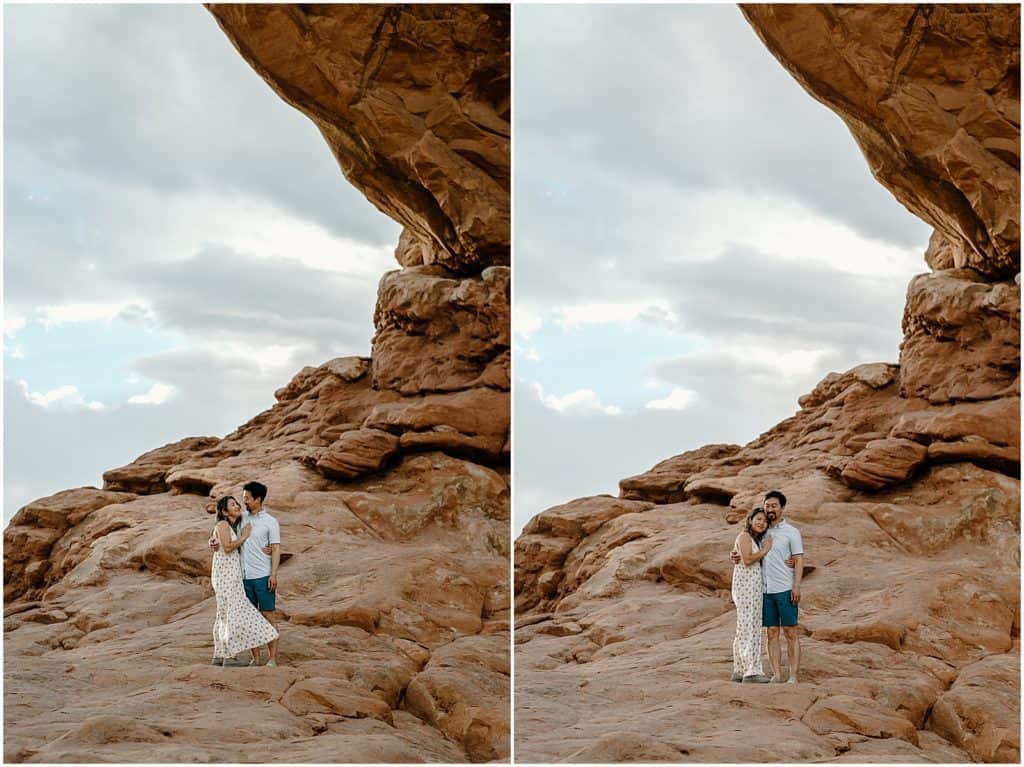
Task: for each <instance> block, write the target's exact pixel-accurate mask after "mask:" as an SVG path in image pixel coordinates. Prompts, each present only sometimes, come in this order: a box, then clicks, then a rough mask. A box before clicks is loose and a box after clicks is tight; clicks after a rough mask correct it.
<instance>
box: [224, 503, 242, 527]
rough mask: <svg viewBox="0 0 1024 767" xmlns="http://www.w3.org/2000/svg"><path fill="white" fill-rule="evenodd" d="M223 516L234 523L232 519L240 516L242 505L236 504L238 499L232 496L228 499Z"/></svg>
mask: <svg viewBox="0 0 1024 767" xmlns="http://www.w3.org/2000/svg"><path fill="white" fill-rule="evenodd" d="M224 516H226V517H227V518H228V521H229V522H231V523H232V524H234V521H235V520H236V519H238V518H239V517H240V516H242V507H241V506H239V505H238V501H236V500H235V499H234V498H232V499H231V500H229V501H228V507H227V509H226V510H225V511H224Z"/></svg>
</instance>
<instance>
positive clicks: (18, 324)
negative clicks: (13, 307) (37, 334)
mask: <svg viewBox="0 0 1024 767" xmlns="http://www.w3.org/2000/svg"><path fill="white" fill-rule="evenodd" d="M23 327H25V318H24V317H22V316H21V315H17V314H15V315H11V316H9V317H4V335H5V336H6V337H7V338H14V336H15V335H16V334H17V332H18V331H19V330H21V329H22V328H23Z"/></svg>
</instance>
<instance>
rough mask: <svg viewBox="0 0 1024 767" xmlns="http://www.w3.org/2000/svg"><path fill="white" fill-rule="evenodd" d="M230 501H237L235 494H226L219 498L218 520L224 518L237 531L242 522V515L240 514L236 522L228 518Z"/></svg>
mask: <svg viewBox="0 0 1024 767" xmlns="http://www.w3.org/2000/svg"><path fill="white" fill-rule="evenodd" d="M228 501H235V498H234V496H232V495H225V496H222V497H220V498H218V499H217V521H218V522H220V521H221V520H223V521H225V522H227V523H228V524H229V525H230V526H231V529H232V530H234V531H235V532H236V533H237V532H238V526H239V525H240V524H241V523H242V515H241V514H239V515H238V519H236V520H235V521H234V522H232V521H231V520H230V519H228V517H227V514H226V513H225V512H227V510H228ZM235 503H238V501H235Z"/></svg>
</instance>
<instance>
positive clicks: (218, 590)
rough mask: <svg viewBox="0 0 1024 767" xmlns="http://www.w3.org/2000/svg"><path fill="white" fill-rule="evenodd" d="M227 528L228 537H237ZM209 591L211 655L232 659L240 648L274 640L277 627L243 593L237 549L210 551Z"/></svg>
mask: <svg viewBox="0 0 1024 767" xmlns="http://www.w3.org/2000/svg"><path fill="white" fill-rule="evenodd" d="M237 538H238V536H237V535H235V531H234V530H232V531H231V540H232V541H234V540H237ZM211 581H212V582H213V591H214V593H215V594H216V595H217V618H216V619H215V620H214V622H213V657H215V658H233V657H234V656H235V655H236V654H238V653H240V652H241V651H242V650H248V649H251V648H253V647H260V646H261V645H265V644H267V642H270V641H271V640H274V639H277V636H278V634H277V629H275V628H274V627H273V626H272V625H270V622H269V621H268V620H267V619H266V618H264V617H263V616H262V615H260V611H259V610H257V609H256V608H255V607H253V606H252V602H250V601H249V599H248V597H246V596H245V588H244V587H243V586H242V557H241V555H240V553H239V549H235V550H234V551H232V552H231V553H229V554H225V553H224V552H223V551H221V550H220V549H218V550H217V551H215V552H213V574H212V577H211Z"/></svg>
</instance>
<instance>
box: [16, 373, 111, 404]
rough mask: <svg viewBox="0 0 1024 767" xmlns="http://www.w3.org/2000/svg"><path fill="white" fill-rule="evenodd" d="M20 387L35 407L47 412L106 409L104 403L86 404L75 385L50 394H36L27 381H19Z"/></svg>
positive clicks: (58, 388)
mask: <svg viewBox="0 0 1024 767" xmlns="http://www.w3.org/2000/svg"><path fill="white" fill-rule="evenodd" d="M18 387H19V388H20V389H21V391H22V393H23V394H24V395H25V399H27V400H28V401H29V402H31V403H32V404H33V405H36V406H38V407H41V408H44V409H46V410H56V409H64V410H69V409H80V408H87V409H89V410H96V411H99V410H105V409H106V405H104V404H103V403H102V402H97V401H95V400H94V401H91V402H86V401H85V398H84V397H82V393H81V392H80V391H78V387H77V386H75V385H73V384H66V385H64V386H58V387H57V388H56V389H51V390H50V391H48V392H34V391H32V390H31V389H30V387H29V385H28V382H27V381H24V380H19V381H18Z"/></svg>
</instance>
